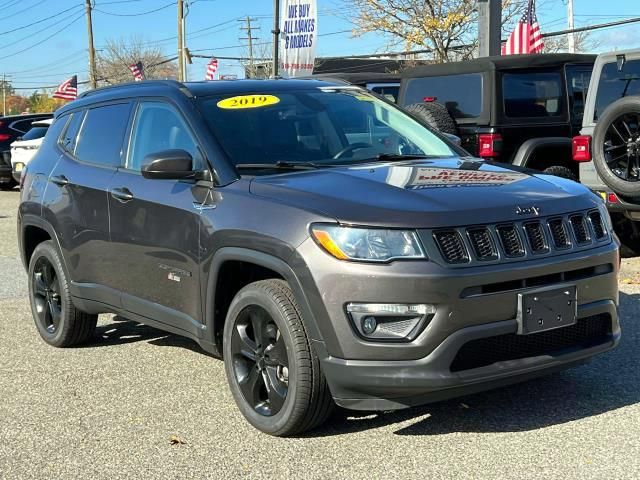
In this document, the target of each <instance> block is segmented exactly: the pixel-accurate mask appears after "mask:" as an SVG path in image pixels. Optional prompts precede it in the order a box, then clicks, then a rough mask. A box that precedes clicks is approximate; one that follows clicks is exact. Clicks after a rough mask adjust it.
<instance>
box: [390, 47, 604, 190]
mask: <svg viewBox="0 0 640 480" xmlns="http://www.w3.org/2000/svg"><path fill="white" fill-rule="evenodd" d="M594 61H595V55H574V54H545V55H540V54H537V55H511V56H499V57H486V58H479V59H475V60H469V61H464V62H452V63H445V64H438V65H424V66H419V67H415V68H412V69H408V70H406V71H404V72H403V74H402V82H401V87H400V93H399V99H398V104H399V105H401V106H403V107H404V108H406V109H407V110H408V111H410V112H411V113H413V114H414V115H416V116H418V117H422V118H424V119H425V121H427V122H428V123H430V124H432V125H434V126H436V128H438V129H439V130H441V131H443V132H446V133H450V134H454V135H458V136H459V137H460V138H461V139H462V147H464V148H465V149H466V150H468V151H469V152H471V154H472V155H475V156H479V157H482V158H485V159H488V160H493V161H497V162H504V163H511V164H514V165H518V166H523V167H529V168H532V169H535V170H540V171H545V172H546V173H550V174H553V175H559V176H562V177H567V178H571V179H575V178H577V174H578V168H577V165H576V164H575V163H574V162H572V160H571V138H572V137H573V136H574V135H577V133H578V130H579V129H580V125H581V123H582V114H583V111H584V99H585V96H586V92H587V87H588V84H589V77H590V75H591V70H592V68H593V62H594Z"/></svg>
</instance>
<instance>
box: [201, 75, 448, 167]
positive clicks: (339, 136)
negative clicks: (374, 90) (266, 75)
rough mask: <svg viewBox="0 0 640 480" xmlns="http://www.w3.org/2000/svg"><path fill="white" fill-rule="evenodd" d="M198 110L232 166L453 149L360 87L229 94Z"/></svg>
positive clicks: (351, 160) (346, 160)
mask: <svg viewBox="0 0 640 480" xmlns="http://www.w3.org/2000/svg"><path fill="white" fill-rule="evenodd" d="M200 108H201V110H202V112H203V114H204V116H205V117H206V119H207V122H208V124H209V126H210V128H211V130H212V131H213V133H214V135H215V136H216V138H217V139H218V141H219V142H220V144H221V145H222V147H223V148H224V150H225V151H226V153H227V154H228V156H229V158H230V159H231V161H232V162H233V163H234V164H235V165H244V164H247V163H251V164H269V165H270V164H276V163H281V164H282V163H289V162H292V163H293V162H295V163H299V162H308V163H310V164H313V165H314V166H323V165H336V164H339V165H345V164H347V165H348V164H355V163H362V162H366V161H372V160H377V159H378V157H381V158H382V157H384V156H389V155H416V156H426V157H451V156H454V155H456V152H455V151H454V150H453V148H452V147H450V146H449V145H448V144H447V143H446V142H444V141H443V140H441V139H440V138H439V137H438V136H437V135H435V134H434V133H432V132H431V131H430V130H429V129H427V128H426V127H424V126H422V125H421V124H420V123H418V122H416V121H415V120H413V119H412V118H411V117H409V116H408V115H406V114H404V113H403V112H402V111H401V110H399V109H398V108H396V107H394V106H392V105H389V104H387V103H386V102H383V101H381V100H379V99H377V98H376V97H375V96H374V95H371V94H369V93H365V92H364V91H362V90H360V89H353V88H344V87H337V88H334V87H331V88H316V89H309V90H300V91H282V92H258V93H256V94H255V95H237V94H236V95H234V94H226V95H219V96H213V97H206V98H203V99H201V100H200Z"/></svg>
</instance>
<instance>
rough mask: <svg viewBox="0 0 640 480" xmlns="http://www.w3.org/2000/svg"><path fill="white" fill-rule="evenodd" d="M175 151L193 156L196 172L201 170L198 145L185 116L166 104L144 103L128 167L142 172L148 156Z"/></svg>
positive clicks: (135, 127) (134, 134)
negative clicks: (164, 151)
mask: <svg viewBox="0 0 640 480" xmlns="http://www.w3.org/2000/svg"><path fill="white" fill-rule="evenodd" d="M174 149H179V150H185V151H187V152H189V153H190V154H191V157H192V158H193V167H194V170H198V169H200V168H202V159H201V158H200V152H199V151H198V143H197V142H196V140H195V138H194V137H193V135H192V133H191V130H190V129H189V127H188V126H187V123H186V122H185V121H184V119H183V118H182V115H180V113H179V112H178V111H177V110H176V109H175V108H173V107H172V106H171V105H169V104H166V103H162V102H143V103H141V104H140V107H139V108H138V114H137V116H136V121H135V125H134V128H133V134H132V137H131V145H130V148H129V159H128V161H127V168H130V169H131V170H137V171H139V170H140V169H141V167H142V165H143V163H144V159H145V157H146V156H147V155H149V154H152V153H157V152H162V151H163V150H174Z"/></svg>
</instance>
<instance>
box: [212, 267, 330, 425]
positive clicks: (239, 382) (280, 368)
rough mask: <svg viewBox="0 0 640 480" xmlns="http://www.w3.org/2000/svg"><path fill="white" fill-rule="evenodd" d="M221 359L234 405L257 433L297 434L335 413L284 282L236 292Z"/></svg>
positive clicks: (291, 297) (227, 320) (272, 281)
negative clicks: (258, 431)
mask: <svg viewBox="0 0 640 480" xmlns="http://www.w3.org/2000/svg"><path fill="white" fill-rule="evenodd" d="M223 356H224V365H225V371H226V374H227V380H228V382H229V388H230V389H231V393H232V394H233V397H234V399H235V401H236V404H237V405H238V408H239V409H240V411H241V412H242V414H243V415H244V417H245V418H246V419H247V420H248V421H249V423H251V425H253V426H254V427H256V428H257V429H258V430H260V431H262V432H264V433H268V434H270V435H274V436H289V435H296V434H299V433H302V432H304V431H306V430H310V429H312V428H315V427H317V426H318V425H320V424H321V423H323V422H324V421H325V420H326V419H327V418H328V417H329V415H330V414H331V412H332V409H333V400H332V398H331V394H330V392H329V388H328V386H327V383H326V380H325V378H324V376H323V374H322V372H321V370H320V362H319V359H318V357H317V356H316V354H315V352H314V351H313V349H312V348H311V345H310V342H309V338H308V337H307V334H306V332H305V329H304V325H303V322H302V317H301V314H300V309H299V308H298V305H297V303H296V300H295V298H294V296H293V293H292V292H291V289H290V288H289V285H288V284H287V283H286V282H284V281H282V280H275V279H274V280H262V281H259V282H255V283H252V284H249V285H247V286H246V287H244V288H243V289H242V290H240V291H239V292H238V294H237V295H236V296H235V298H234V299H233V301H232V302H231V306H230V307H229V312H228V313H227V318H226V322H225V326H224V334H223Z"/></svg>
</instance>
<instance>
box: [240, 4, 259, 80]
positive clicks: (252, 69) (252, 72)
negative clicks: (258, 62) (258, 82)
mask: <svg viewBox="0 0 640 480" xmlns="http://www.w3.org/2000/svg"><path fill="white" fill-rule="evenodd" d="M238 21H239V22H246V23H247V25H246V26H245V27H240V30H245V31H246V32H247V36H246V37H240V39H239V40H248V42H249V75H248V77H249V78H253V77H255V76H256V70H255V66H254V63H253V58H254V57H253V41H254V40H257V38H256V37H254V36H253V30H259V29H260V27H252V26H251V22H252V21H255V18H251V17H249V16H247V18H245V19H244V20H238Z"/></svg>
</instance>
